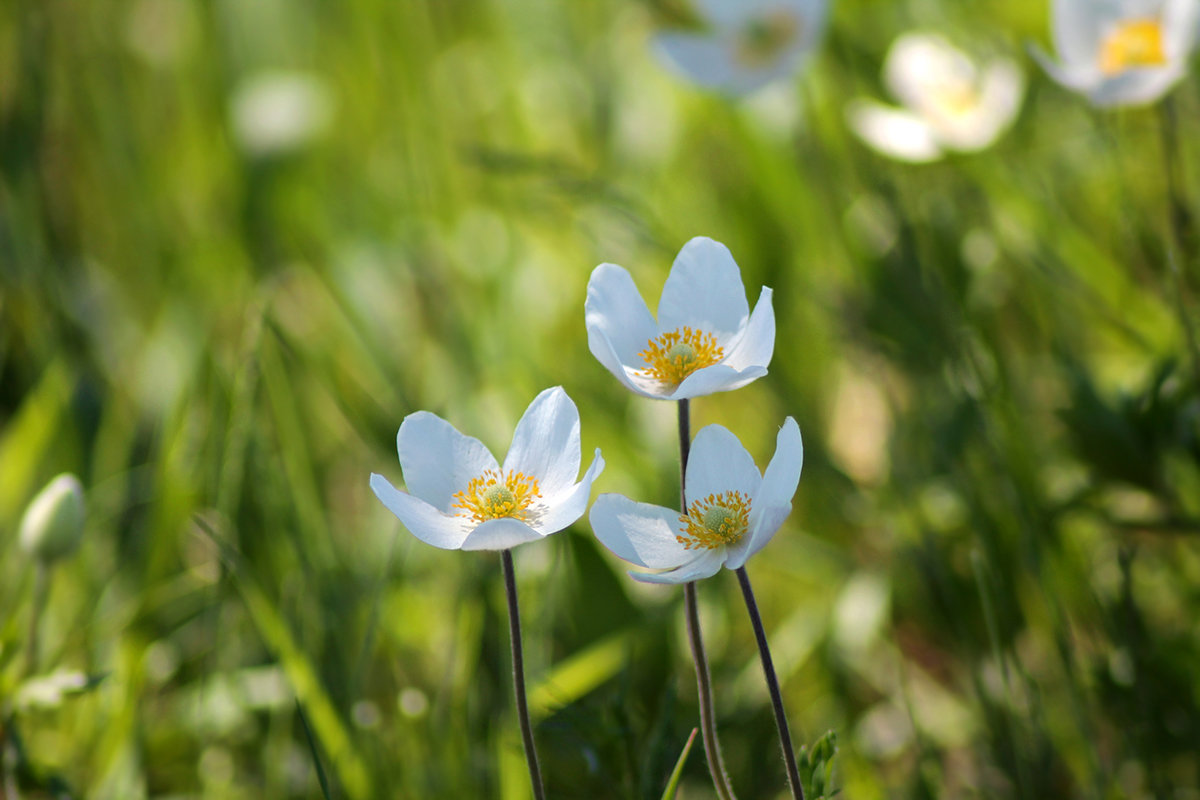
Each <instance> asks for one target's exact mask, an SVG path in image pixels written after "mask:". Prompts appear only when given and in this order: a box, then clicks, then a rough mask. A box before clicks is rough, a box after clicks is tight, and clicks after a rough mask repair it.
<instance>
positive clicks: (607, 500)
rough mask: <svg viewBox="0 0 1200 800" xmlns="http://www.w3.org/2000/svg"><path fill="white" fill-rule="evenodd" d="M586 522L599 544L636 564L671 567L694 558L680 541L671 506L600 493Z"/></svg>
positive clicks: (657, 567) (675, 517)
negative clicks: (637, 501)
mask: <svg viewBox="0 0 1200 800" xmlns="http://www.w3.org/2000/svg"><path fill="white" fill-rule="evenodd" d="M588 521H589V522H591V524H592V532H593V533H595V534H596V538H597V539H599V540H600V543H601V544H603V545H604V546H605V547H607V548H608V549H609V550H611V551H612V552H613V554H614V555H616V556H617V557H618V558H621V559H624V560H625V561H628V562H629V563H631V564H637V565H638V566H639V567H649V568H650V569H674V568H675V567H678V566H681V565H683V564H687V563H688V562H689V561H691V560H692V559H694V558H695V557H696V551H694V550H688V549H686V548H685V547H684V546H683V545H682V544H680V543H679V540H678V538H677V536H678V535H679V532H680V530H681V525H680V522H679V512H678V511H675V510H673V509H670V508H663V507H662V506H656V505H651V504H650V503H635V502H634V501H633V500H630V499H629V498H628V497H625V496H624V495H619V494H602V495H600V496H599V497H597V498H596V502H595V503H592V510H591V511H590V512H589V513H588Z"/></svg>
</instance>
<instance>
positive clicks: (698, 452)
mask: <svg viewBox="0 0 1200 800" xmlns="http://www.w3.org/2000/svg"><path fill="white" fill-rule="evenodd" d="M803 465H804V444H803V442H802V441H801V439H800V427H799V426H798V425H796V421H795V420H794V419H792V418H791V417H788V418H787V419H785V420H784V423H783V427H782V428H780V430H779V434H778V435H777V436H776V438H775V455H774V456H772V457H771V463H769V464H768V465H767V471H766V472H765V473H762V474H760V473H759V471H758V467H756V466H755V465H754V459H753V458H751V456H750V454H749V453H747V452H746V448H744V447H742V443H741V442H739V441H738V439H737V437H736V436H734V435H733V434H732V433H730V432H729V431H728V430H727V429H725V428H723V427H721V426H720V425H709V426H707V427H706V428H703V429H702V430H701V431H700V432H699V433H698V434H696V439H695V441H694V442H693V443H692V449H691V453H690V454H689V455H688V462H687V479H686V486H685V493H686V496H687V497H689V498H693V499H692V501H691V503H690V504H689V505H688V509H687V513H685V514H680V513H679V512H678V511H675V510H674V509H670V508H663V507H662V506H656V505H651V504H649V503H637V502H634V501H633V500H630V499H629V498H627V497H624V496H623V495H619V494H602V495H600V497H598V498H596V502H595V503H593V504H592V511H591V513H590V515H589V517H588V519H589V520H590V521H591V523H592V530H593V531H594V532H595V534H596V538H598V539H599V540H600V541H601V542H602V543H603V544H604V546H605V547H607V548H608V549H609V550H611V551H612V552H613V553H614V554H616V555H617V556H618V557H620V558H623V559H624V560H626V561H628V562H630V563H632V564H636V565H637V566H639V567H647V568H649V569H656V570H663V571H661V572H630V573H629V574H630V575H631V576H632V577H633V578H635V579H637V580H639V581H642V582H644V583H688V582H690V581H695V580H700V579H701V578H707V577H708V576H710V575H715V574H716V573H717V572H718V571H719V570H720V569H721V567H727V568H729V569H738V568H740V567H742V566H743V565H745V563H746V561H747V560H748V559H749V558H750V556H752V555H754V554H755V553H757V552H758V551H759V550H762V549H763V548H764V547H766V545H767V543H768V542H770V541H771V538H772V537H773V536H774V535H775V533H776V531H778V530H779V528H780V526H781V525H783V521H784V520H785V519H787V515H788V514H789V513H791V510H792V495H794V494H795V493H796V485H797V484H798V483H799V482H800V470H801V468H802V467H803Z"/></svg>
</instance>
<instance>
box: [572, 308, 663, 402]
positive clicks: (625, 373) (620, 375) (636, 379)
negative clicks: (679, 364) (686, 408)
mask: <svg viewBox="0 0 1200 800" xmlns="http://www.w3.org/2000/svg"><path fill="white" fill-rule="evenodd" d="M587 333H588V349H589V350H591V351H592V355H594V356H595V357H596V360H597V361H599V362H600V364H601V365H602V366H603V367H604V368H605V369H607V370H608V371H609V372H611V373H612V374H613V377H615V378H616V379H617V380H619V381H620V382H621V383H623V384H624V385H625V388H626V389H628V390H630V391H631V392H635V393H637V394H640V395H642V396H644V397H653V398H657V399H659V400H662V399H667V398H668V397H669V395H670V389H669V388H668V387H664V386H663V385H662V384H660V383H659V382H658V381H656V380H654V379H652V378H647V377H644V376H642V375H640V374H638V369H639V368H638V367H634V366H628V365H625V364H622V363H621V359H620V358H619V357H618V356H617V351H616V350H615V349H614V348H613V345H612V342H611V341H610V340H609V338H608V335H607V334H605V333H604V331H602V330H600V329H599V328H597V327H594V326H588V329H587ZM640 360H641V359H640V357H639V361H640Z"/></svg>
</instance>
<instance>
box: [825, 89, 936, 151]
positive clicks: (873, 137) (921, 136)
mask: <svg viewBox="0 0 1200 800" xmlns="http://www.w3.org/2000/svg"><path fill="white" fill-rule="evenodd" d="M846 121H847V122H848V123H849V124H850V128H851V129H852V130H853V131H854V132H855V133H856V134H857V135H858V138H860V139H862V140H863V142H865V143H866V144H868V145H869V146H870V147H871V148H872V149H874V150H875V151H877V152H879V153H882V154H883V155H885V156H888V157H889V158H894V159H897V160H898V161H908V162H910V163H913V164H924V163H927V162H930V161H936V160H937V159H939V158H941V157H942V149H941V147H939V146H938V144H937V138H936V136H935V135H934V133H933V129H932V128H931V127H930V126H929V124H928V123H927V122H925V120H923V119H921V118H920V117H918V116H917V115H916V114H913V113H911V112H908V111H903V110H901V109H899V108H892V107H890V106H885V105H883V104H882V103H879V102H876V101H874V100H853V101H851V102H850V103H848V104H847V106H846Z"/></svg>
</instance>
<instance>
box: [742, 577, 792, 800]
mask: <svg viewBox="0 0 1200 800" xmlns="http://www.w3.org/2000/svg"><path fill="white" fill-rule="evenodd" d="M736 572H737V576H738V583H739V584H741V587H742V597H743V598H744V599H745V601H746V611H747V612H748V613H749V614H750V624H751V625H752V626H754V638H755V640H757V642H758V655H759V657H760V658H761V659H762V667H763V675H764V676H765V677H766V679H767V689H768V690H769V691H770V693H771V708H772V709H774V711H775V726H776V727H777V728H778V729H779V746H780V748H782V749H783V763H784V764H785V765H786V767H787V776H788V787H789V788H790V789H791V790H792V797H794V798H795V799H796V800H804V785H803V784H802V783H801V781H800V770H799V769H798V768H797V767H796V752H795V750H794V749H793V748H792V734H791V732H790V731H789V730H788V721H787V712H786V711H785V710H784V708H783V695H782V694H781V693H780V691H779V678H778V677H777V676H776V675H775V664H774V662H773V661H772V660H771V648H770V647H769V646H768V645H767V632H766V631H765V630H764V629H763V622H762V615H761V614H759V613H758V602H757V601H755V599H754V589H753V587H751V586H750V576H749V575H748V574H746V568H745V567H738V568H737V570H736Z"/></svg>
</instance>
